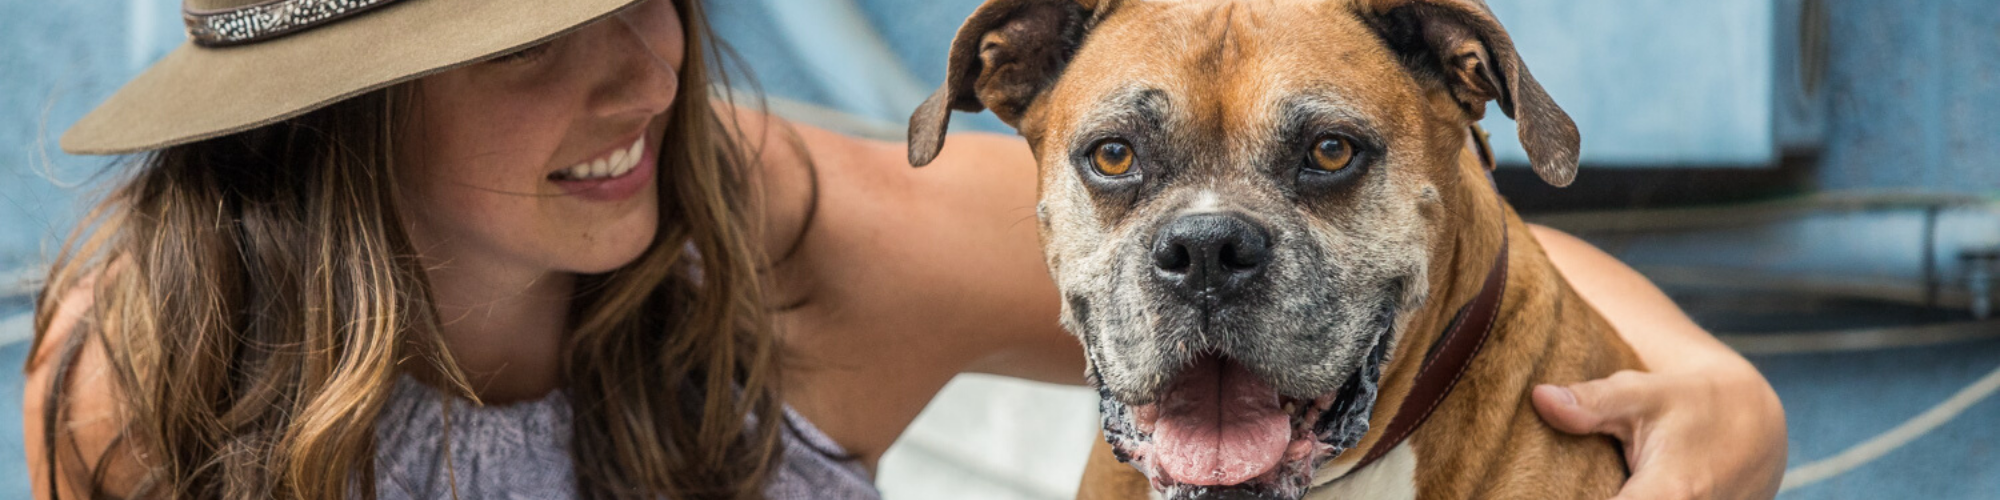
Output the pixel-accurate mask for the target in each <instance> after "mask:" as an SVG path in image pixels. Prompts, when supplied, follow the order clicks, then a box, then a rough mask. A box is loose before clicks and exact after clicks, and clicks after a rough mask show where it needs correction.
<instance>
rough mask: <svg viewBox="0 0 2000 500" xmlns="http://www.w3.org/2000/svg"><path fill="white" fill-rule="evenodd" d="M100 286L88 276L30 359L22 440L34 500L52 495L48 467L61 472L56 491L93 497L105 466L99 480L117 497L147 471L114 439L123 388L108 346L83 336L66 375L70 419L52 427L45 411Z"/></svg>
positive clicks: (67, 299) (59, 311) (66, 300)
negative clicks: (68, 350) (115, 377)
mask: <svg viewBox="0 0 2000 500" xmlns="http://www.w3.org/2000/svg"><path fill="white" fill-rule="evenodd" d="M94 281H95V280H94V279H88V278H87V279H85V280H83V281H82V282H81V283H80V284H79V285H78V286H77V287H75V289H73V290H71V291H70V292H68V293H66V294H65V296H64V297H63V299H62V303H61V304H60V307H58V308H57V310H56V314H55V317H54V318H52V319H51V321H50V322H49V327H48V331H47V332H44V333H43V334H42V335H41V340H40V343H39V344H38V345H36V346H35V352H34V353H33V358H31V360H30V362H29V369H28V373H27V381H26V384H25V386H24V387H23V390H22V393H23V394H22V401H21V413H22V414H21V427H22V429H21V437H22V441H23V443H22V444H23V445H25V446H24V447H25V448H26V451H27V457H26V458H27V464H28V482H29V484H30V485H31V487H32V489H33V491H34V495H35V498H53V497H52V495H53V494H54V493H55V492H54V491H51V490H50V486H51V485H50V483H49V471H50V467H55V484H54V486H55V489H56V490H58V491H61V492H62V498H91V497H92V495H90V494H89V493H90V491H89V490H90V487H89V482H90V481H91V480H93V471H96V469H97V468H98V467H99V466H100V465H102V466H103V468H104V470H103V471H102V475H101V476H99V477H101V478H102V481H103V483H102V487H103V488H104V491H103V493H105V494H108V495H111V496H112V497H118V498H122V497H125V496H129V495H130V494H131V493H132V492H131V488H132V487H133V486H135V485H137V484H138V482H139V481H140V480H142V479H143V478H144V477H145V472H146V469H145V468H144V467H143V466H142V465H141V463H142V462H141V460H140V458H139V457H138V456H136V455H135V454H134V453H133V452H132V448H131V447H130V446H128V444H129V443H125V442H123V441H122V440H117V439H116V436H118V434H119V433H120V432H121V430H122V429H123V428H124V426H123V422H124V420H123V418H122V417H121V410H120V408H119V405H118V398H117V397H116V396H115V394H114V391H115V390H116V385H117V384H115V383H114V382H113V381H112V373H111V372H110V371H109V365H108V362H107V361H106V360H105V353H104V349H103V344H102V343H99V342H93V341H90V340H91V339H82V340H84V341H85V343H84V345H83V348H82V349H83V350H82V351H81V352H79V353H77V359H76V361H75V363H74V365H73V366H71V367H70V368H69V370H68V374H67V375H68V380H67V382H68V384H67V385H68V386H69V391H68V393H67V394H68V397H69V399H68V401H67V402H66V403H65V404H64V408H63V411H64V413H65V414H64V415H63V416H62V420H61V421H60V422H59V423H58V424H57V426H55V427H54V428H53V429H52V428H51V426H50V425H49V422H47V421H46V419H45V415H44V412H45V411H46V410H48V409H49V408H50V407H49V405H48V395H49V391H50V390H51V389H52V387H53V384H54V381H55V378H56V371H57V370H58V369H60V368H61V367H59V366H57V365H58V363H57V361H58V360H59V358H60V357H61V356H60V354H61V353H62V350H63V348H64V347H65V346H66V345H67V344H68V343H69V340H70V336H71V335H78V334H80V333H79V332H77V331H76V326H77V324H78V323H79V322H81V321H82V319H83V314H84V312H85V311H88V310H89V309H90V306H91V303H92V302H93V297H92V295H91V293H90V290H92V288H93V286H92V285H93V283H94ZM51 432H53V433H54V434H53V441H54V445H55V450H56V452H55V454H54V456H55V460H56V462H57V463H56V464H51V463H49V460H48V458H49V453H48V450H49V447H48V444H49V443H48V442H47V441H49V440H50V439H49V438H50V437H51V435H50V433H51Z"/></svg>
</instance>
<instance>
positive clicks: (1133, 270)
mask: <svg viewBox="0 0 2000 500" xmlns="http://www.w3.org/2000/svg"><path fill="white" fill-rule="evenodd" d="M1489 101H1497V102H1498V103H1499V107H1500V109H1501V110H1503V111H1504V112H1506V113H1507V114H1508V115H1509V116H1512V117H1514V118H1516V119H1517V120H1518V122H1519V126H1520V136H1521V137H1522V139H1523V141H1524V143H1525V144H1524V145H1525V146H1526V149H1527V151H1528V153H1529V157H1530V159H1531V160H1532V161H1533V164H1534V167H1535V170H1536V172H1538V173H1539V174H1541V175H1542V177H1543V178H1544V179H1545V180H1547V181H1549V182H1551V183H1553V184H1557V185H1566V184H1568V183H1569V181H1570V179H1571V178H1572V177H1573V176H1574V174H1575V169H1576V153H1577V147H1578V137H1577V132H1576V128H1575V125H1574V124H1572V123H1571V122H1570V120H1569V117H1568V116H1567V115H1565V114H1564V113H1563V112H1562V110H1561V109H1560V108H1557V107H1556V105H1555V103H1554V102H1553V101H1551V100H1550V98H1549V97H1548V95H1547V94H1546V93H1545V92H1544V91H1543V90H1542V88H1541V86H1540V85H1539V84H1537V83H1535V80H1534V78H1533V77H1531V76H1530V75H1529V73H1528V69H1527V67H1526V66H1524V65H1522V63H1521V60H1520V58H1519V57H1518V56H1517V55H1516V54H1515V51H1514V48H1513V44H1512V42H1511V41H1509V39H1508V37H1507V34H1506V32H1505V31H1504V30H1503V29H1502V28H1501V27H1500V25H1499V23H1498V22H1497V21H1496V20H1495V19H1494V17H1493V15H1492V13H1491V12H1490V11H1488V10H1487V9H1486V7H1485V5H1484V4H1482V3H1480V2H1479V1H1477V0H1244V1H1235V2H1231V1H1221V0H1218V1H1203V0H1122V1H1121V0H990V1H988V2H987V3H986V4H985V5H984V6H982V7H980V8H979V9H978V11H976V12H975V13H974V14H973V15H972V17H971V18H970V19H969V20H967V21H966V23H965V25H964V27H963V28H962V29H961V31H959V33H958V37H957V39H956V40H955V42H954V43H953V44H952V48H951V61H950V64H949V66H948V74H947V79H946V82H945V84H944V86H943V87H942V88H940V89H938V91H937V93H936V94H935V95H933V96H931V98H930V100H929V101H927V102H925V103H924V104H923V106H922V107H921V108H919V109H918V110H917V111H916V113H915V115H914V116H912V117H911V120H910V161H911V163H912V164H916V165H922V164H925V163H928V162H929V161H930V160H931V159H932V158H933V157H934V156H935V155H936V154H937V151H938V149H939V148H940V147H941V146H942V142H943V140H944V131H945V128H946V127H945V124H946V122H947V121H948V120H949V118H950V112H951V110H953V109H957V110H962V111H978V110H981V109H990V110H992V111H993V112H994V114H996V115H998V116H999V117H1000V119H1001V120H1003V121H1005V122H1007V123H1008V124H1009V125H1012V126H1014V127H1015V128H1016V129H1018V130H1019V131H1020V132H1021V134H1022V135H1023V136H1024V137H1026V138H1027V139H1028V143H1029V145H1030V146H1031V147H1032V148H1033V149H1034V151H1035V156H1036V158H1037V161H1038V162H1039V164H1040V169H1041V177H1040V183H1041V190H1040V191H1041V200H1040V203H1039V204H1038V205H1037V211H1036V214H1037V216H1038V219H1039V221H1040V225H1041V230H1042V236H1043V241H1044V243H1045V250H1046V256H1047V259H1048V264H1049V268H1050V269H1051V271H1052V274H1053V275H1054V277H1055V279H1056V283H1057V286H1058V287H1059V288H1060V289H1061V291H1062V294H1063V296H1064V299H1065V303H1064V309H1063V317H1062V321H1063V324H1064V326H1066V327H1067V328H1068V329H1069V330H1070V331H1071V332H1072V333H1074V334H1076V335H1077V336H1078V337H1080V338H1081V339H1082V340H1083V343H1084V346H1085V349H1086V351H1087V352H1088V355H1089V359H1090V362H1091V369H1092V375H1093V377H1094V379H1095V383H1097V384H1098V386H1099V388H1100V391H1101V393H1102V394H1103V396H1104V410H1105V430H1106V432H1107V437H1108V438H1109V439H1111V440H1112V442H1113V444H1114V445H1116V446H1117V448H1118V450H1119V452H1120V454H1121V458H1126V459H1128V460H1131V461H1133V462H1134V463H1135V464H1137V465H1138V467H1139V468H1140V469H1141V470H1143V471H1145V472H1147V474H1148V475H1149V476H1150V477H1152V478H1153V481H1154V485H1155V486H1156V487H1157V488H1160V489H1162V490H1163V491H1165V492H1167V493H1168V494H1169V496H1170V497H1188V498H1193V497H1202V496H1210V495H1215V494H1225V495H1247V496H1266V497H1280V498H1296V497H1297V496H1298V495H1299V494H1300V493H1301V492H1302V491H1303V489H1304V486H1305V484H1306V481H1308V480H1309V479H1310V475H1311V471H1312V470H1313V469H1314V468H1315V467H1317V466H1318V465H1319V464H1321V463H1323V462H1324V461H1326V460H1328V459H1329V458H1330V457H1332V456H1334V455H1336V454H1338V453H1340V452H1342V451H1344V450H1347V449H1350V448H1353V447H1354V446H1355V445H1356V443H1357V442H1358V441H1359V440H1360V438H1361V437H1362V435H1363V434H1364V433H1365V432H1366V431H1367V427H1368V421H1369V418H1370V415H1371V412H1372V408H1373V406H1374V401H1375V391H1376V387H1377V386H1378V384H1379V383H1380V378H1381V376H1382V375H1381V374H1382V373H1383V364H1384V363H1385V362H1386V361H1385V359H1386V358H1387V357H1388V354H1389V353H1391V352H1394V348H1395V346H1396V343H1397V342H1398V341H1399V340H1400V339H1401V338H1402V337H1403V336H1402V335H1401V333H1400V332H1401V331H1402V330H1403V328H1404V325H1405V324H1406V323H1408V321H1407V319H1408V317H1409V316H1411V314H1410V313H1411V312H1412V311H1415V310H1417V309H1419V308H1423V307H1426V306H1427V305H1428V304H1427V301H1426V298H1427V297H1428V296H1429V291H1430V288H1431V286H1432V283H1434V282H1437V280H1438V279H1439V278H1438V276H1439V275H1438V274H1437V273H1443V272H1447V271H1448V270H1447V269H1441V268H1444V267H1449V266H1447V265H1444V264H1443V263H1447V262H1450V261H1449V260H1448V259H1447V257H1448V256H1447V255H1446V253H1447V252H1449V251H1450V248H1449V247H1451V246H1452V242H1454V241H1456V240H1455V239H1454V237H1453V233H1454V232H1455V231H1460V230H1469V229H1470V228H1469V227H1467V225H1468V223H1467V222H1466V219H1468V218H1469V217H1470V216H1469V214H1471V213H1472V210H1473V209H1472V208H1471V207H1470V206H1471V205H1472V201H1471V200H1472V198H1474V196H1473V195H1472V194H1470V193H1473V191H1474V190H1485V189H1488V188H1487V186H1486V182H1485V180H1484V179H1482V178H1480V177H1481V176H1483V172H1481V171H1480V170H1479V169H1478V168H1477V167H1476V166H1472V167H1468V164H1466V163H1464V162H1462V161H1461V160H1462V159H1463V158H1464V157H1463V156H1462V155H1463V154H1464V145H1465V139H1466V128H1467V126H1468V125H1470V124H1471V123H1473V122H1474V121H1476V120H1477V119H1478V118H1479V117H1480V116H1481V115H1482V113H1483V112H1484V110H1485V109H1486V105H1487V103H1488V102H1489ZM1486 199H1489V200H1490V198H1486ZM1489 207H1490V206H1489ZM1490 258H1491V257H1490V256H1489V257H1485V259H1490ZM1482 260H1484V259H1482ZM1481 272H1482V273H1483V270H1482V271H1481Z"/></svg>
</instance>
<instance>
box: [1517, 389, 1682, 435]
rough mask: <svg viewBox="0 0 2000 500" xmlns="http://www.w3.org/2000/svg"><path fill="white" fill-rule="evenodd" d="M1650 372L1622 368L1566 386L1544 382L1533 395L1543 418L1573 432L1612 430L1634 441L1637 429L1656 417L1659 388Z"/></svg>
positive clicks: (1536, 408) (1558, 427)
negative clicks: (1597, 377) (1622, 369)
mask: <svg viewBox="0 0 2000 500" xmlns="http://www.w3.org/2000/svg"><path fill="white" fill-rule="evenodd" d="M1649 376H1650V375H1647V374H1643V373H1639V372H1633V371H1621V372H1618V373H1616V374H1613V375H1611V376H1610V377H1606V378H1601V379H1597V380H1591V381H1587V382H1578V383H1575V384H1570V385H1567V386H1558V385H1549V384H1543V385H1540V386H1536V387H1535V390H1534V393H1533V395H1532V397H1533V399H1534V403H1535V411H1536V412H1538V413H1541V415H1542V420H1543V421H1546V422H1548V423H1549V425H1551V426H1554V427H1555V428H1556V429H1559V430H1561V431H1563V432H1568V433H1571V434H1593V433H1595V434H1610V435H1612V436H1615V437H1617V438H1618V440H1619V441H1624V442H1626V443H1631V442H1632V441H1633V439H1632V438H1633V435H1634V433H1635V432H1636V430H1637V429H1641V428H1643V424H1644V423H1645V422H1646V421H1648V420H1650V419H1652V418H1656V417H1657V415H1656V413H1658V411H1659V408H1660V401H1659V400H1658V399H1659V395H1660V391H1659V390H1658V389H1657V388H1655V387H1653V386H1654V384H1652V383H1650V382H1651V381H1649V380H1647V377H1649Z"/></svg>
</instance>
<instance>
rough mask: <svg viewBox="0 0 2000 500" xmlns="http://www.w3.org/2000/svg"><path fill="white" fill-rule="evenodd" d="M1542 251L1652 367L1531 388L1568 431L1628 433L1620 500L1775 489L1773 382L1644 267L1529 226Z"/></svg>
mask: <svg viewBox="0 0 2000 500" xmlns="http://www.w3.org/2000/svg"><path fill="white" fill-rule="evenodd" d="M1531 228H1532V229H1533V231H1534V234H1535V239H1537V240H1540V241H1541V243H1542V247H1543V249H1544V250H1546V251H1547V252H1548V255H1549V260H1551V261H1553V262H1555V265H1556V268H1557V270H1559V271H1561V272H1562V274H1563V277H1564V278H1566V279H1568V281H1569V283H1570V286H1571V287H1573V288H1575V289H1576V291H1577V293H1578V294H1579V295H1582V296H1583V298H1584V300H1585V301H1586V302H1589V303H1590V305H1591V306H1592V307H1595V308H1597V310H1598V312H1600V313H1602V314H1603V315H1604V318H1605V319H1606V320H1609V321H1610V322H1611V325H1612V326H1613V327H1615V328H1617V330H1618V334H1619V336H1621V337H1624V338H1625V341H1626V342H1627V343H1630V344H1631V345H1632V348H1633V350H1635V351H1638V353H1639V357H1640V358H1641V359H1642V360H1644V361H1645V362H1646V366H1647V368H1648V369H1649V370H1650V371H1649V372H1646V373H1640V372H1619V373H1617V374H1615V375H1612V376H1611V377H1608V378H1604V379H1599V380H1592V381H1588V382H1582V383H1578V384H1572V385H1569V386H1567V387H1558V386H1548V385H1544V386H1541V387H1536V388H1535V391H1534V402H1535V409H1536V410H1537V411H1538V412H1540V413H1541V415H1542V418H1543V419H1544V420H1547V421H1548V422H1549V424H1550V425H1553V426H1555V427H1556V428H1558V429H1562V430H1563V431H1566V432H1571V433H1578V434H1584V433H1602V434H1610V435H1613V436H1616V437H1617V438H1618V440H1619V441H1622V442H1624V443H1625V454H1626V462H1627V464H1628V465H1630V466H1631V467H1632V479H1631V480H1630V481H1628V482H1627V483H1626V484H1625V488H1624V490H1623V491H1621V492H1619V498H1632V499H1638V498H1665V499H1683V498H1688V499H1692V498H1728V499H1736V498H1771V497H1772V496H1774V495H1776V494H1777V491H1778V483H1779V481H1780V480H1782V479H1783V477H1784V468H1785V412H1784V408H1783V407H1782V406H1781V405H1780V404H1779V402H1778V395H1777V393H1775V392H1773V391H1772V390H1771V385H1770V383H1769V382H1766V381H1765V380H1764V376H1763V375H1762V374H1759V373H1758V372H1757V368H1756V367H1753V366H1751V365H1750V362H1749V361H1748V360H1745V359H1743V357H1742V356H1739V355H1737V354H1736V352H1735V351H1733V350H1731V349H1730V348H1729V347H1728V346H1726V345H1723V344H1722V342H1721V341H1718V340H1716V339H1715V337H1713V336H1710V335H1709V334H1708V332H1707V331H1705V330H1703V329H1702V328H1701V326H1699V325H1696V324H1695V323H1694V321H1693V320H1692V319H1689V318H1688V317H1687V314H1685V313H1683V312H1681V309H1680V307H1678V306H1675V305H1674V303H1673V301H1672V300H1670V299H1668V298H1667V296H1666V294H1665V293H1662V292H1660V290H1659V289H1658V288H1656V287H1654V286H1653V284H1652V282H1650V281H1647V280H1646V278H1645V277H1644V276H1640V275H1639V273H1638V272H1636V271H1633V270H1632V268H1630V267H1627V266H1625V264H1623V263H1620V262H1618V260H1617V259H1616V258H1613V257H1611V256H1610V255H1607V254H1605V253H1604V252H1603V251H1600V250H1598V249H1597V248H1596V247H1593V246H1591V245H1590V244H1589V243H1586V242H1584V241H1583V240H1580V239H1577V238H1576V237H1574V236H1570V235H1568V234H1564V233H1562V232H1561V231H1556V230H1554V229H1549V228H1546V227H1541V226H1531Z"/></svg>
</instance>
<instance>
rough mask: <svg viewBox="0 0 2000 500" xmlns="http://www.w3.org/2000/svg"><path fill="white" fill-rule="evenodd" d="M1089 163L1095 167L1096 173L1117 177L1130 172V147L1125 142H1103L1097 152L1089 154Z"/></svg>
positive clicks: (1098, 146)
mask: <svg viewBox="0 0 2000 500" xmlns="http://www.w3.org/2000/svg"><path fill="white" fill-rule="evenodd" d="M1090 162H1091V163H1092V164H1094V165H1096V166H1097V173H1100V174H1104V175H1110V176H1119V175H1125V173H1126V172H1130V171H1132V145H1130V144H1126V143H1125V141H1117V140H1112V141H1104V142H1102V143H1099V144H1098V145H1097V150H1096V151H1092V152H1091V153H1090Z"/></svg>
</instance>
